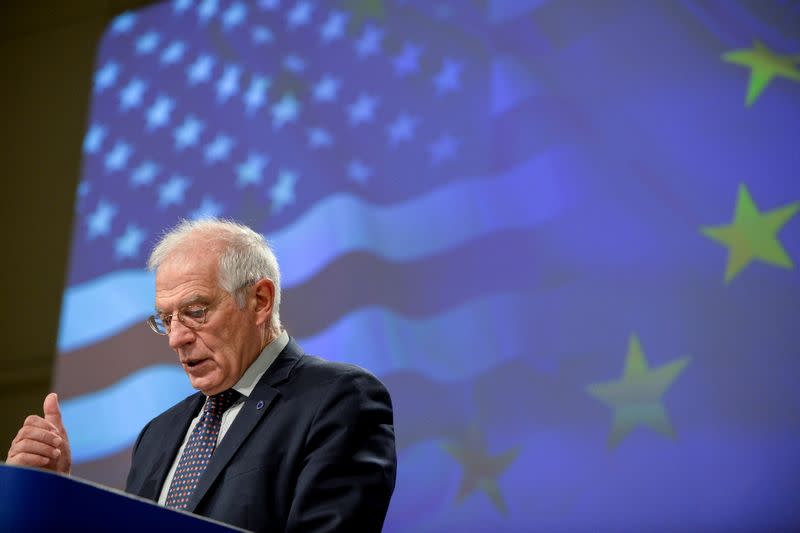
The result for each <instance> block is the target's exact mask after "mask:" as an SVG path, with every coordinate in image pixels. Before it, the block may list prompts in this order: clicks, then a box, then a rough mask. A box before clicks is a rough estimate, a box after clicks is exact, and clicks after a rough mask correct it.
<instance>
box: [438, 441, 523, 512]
mask: <svg viewBox="0 0 800 533" xmlns="http://www.w3.org/2000/svg"><path fill="white" fill-rule="evenodd" d="M442 446H443V447H444V449H445V451H447V453H449V454H450V455H452V456H453V457H454V458H455V459H456V460H457V461H458V462H459V463H460V464H461V466H462V467H463V469H464V476H463V477H462V479H461V485H460V486H459V488H458V494H457V495H456V501H457V502H460V501H462V500H463V499H464V498H466V497H467V496H468V495H469V494H470V493H472V492H473V491H475V490H482V491H483V492H484V493H486V495H487V496H488V497H489V499H490V500H491V501H492V503H493V504H494V506H495V507H496V508H497V510H498V511H500V512H501V513H502V514H504V515H505V514H508V508H507V507H506V504H505V500H504V499H503V494H502V493H501V492H500V486H499V485H498V484H497V478H498V477H499V476H500V474H502V473H503V472H505V470H506V469H507V468H508V467H509V466H510V465H511V463H513V462H514V460H515V459H516V458H517V456H518V455H519V452H520V449H519V448H514V449H511V450H508V451H506V452H504V453H501V454H500V455H495V456H490V455H489V453H488V452H487V450H486V440H485V437H484V436H483V435H482V434H481V433H480V430H479V429H478V428H477V427H476V426H473V427H472V428H471V429H470V435H469V438H468V439H467V440H466V441H465V442H455V441H454V442H447V443H444V444H443V445H442Z"/></svg>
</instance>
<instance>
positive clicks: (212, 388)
mask: <svg viewBox="0 0 800 533" xmlns="http://www.w3.org/2000/svg"><path fill="white" fill-rule="evenodd" d="M187 374H188V376H189V383H191V385H192V388H194V389H197V390H199V391H200V392H202V393H203V394H205V395H206V396H213V395H215V394H219V393H220V392H222V391H223V390H224V389H223V387H222V385H221V384H220V381H219V380H218V379H212V378H211V376H193V375H191V374H189V373H188V372H187Z"/></svg>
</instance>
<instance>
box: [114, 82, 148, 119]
mask: <svg viewBox="0 0 800 533" xmlns="http://www.w3.org/2000/svg"><path fill="white" fill-rule="evenodd" d="M146 90H147V84H146V83H145V82H143V81H142V80H140V79H138V78H134V79H132V80H131V81H130V82H129V83H128V85H126V86H125V87H124V88H123V89H122V91H121V92H120V93H119V108H120V109H121V110H122V111H127V110H128V109H131V108H132V107H139V106H140V105H141V103H142V95H144V92H145V91H146Z"/></svg>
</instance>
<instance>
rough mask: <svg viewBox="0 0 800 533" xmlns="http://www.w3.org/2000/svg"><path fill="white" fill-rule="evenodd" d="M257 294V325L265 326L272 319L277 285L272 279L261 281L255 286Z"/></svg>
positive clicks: (254, 291)
mask: <svg viewBox="0 0 800 533" xmlns="http://www.w3.org/2000/svg"><path fill="white" fill-rule="evenodd" d="M253 288H254V290H253V293H254V294H255V302H256V305H255V309H254V310H255V313H256V317H257V322H256V323H257V324H258V325H261V324H265V323H267V322H269V319H270V317H272V307H273V305H274V303H275V284H274V283H273V282H272V280H270V279H266V278H264V279H260V280H258V281H257V282H256V283H255V284H254V285H253Z"/></svg>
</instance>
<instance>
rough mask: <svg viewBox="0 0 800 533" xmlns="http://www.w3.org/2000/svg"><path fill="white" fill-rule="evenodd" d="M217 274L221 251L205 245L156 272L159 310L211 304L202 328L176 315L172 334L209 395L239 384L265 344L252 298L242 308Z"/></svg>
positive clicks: (173, 345) (188, 367) (196, 383)
mask: <svg viewBox="0 0 800 533" xmlns="http://www.w3.org/2000/svg"><path fill="white" fill-rule="evenodd" d="M198 248H200V246H198ZM201 249H202V248H201ZM218 273H219V267H218V255H217V252H216V251H211V250H207V249H206V250H203V251H202V252H199V253H194V252H191V253H180V252H178V253H176V254H173V255H172V256H170V257H168V258H167V260H166V261H164V262H163V263H162V264H161V265H160V266H159V267H158V270H157V271H156V311H157V312H159V313H172V312H174V311H177V310H180V309H183V308H184V307H186V306H187V305H203V306H211V307H210V309H209V310H208V313H207V320H206V323H205V324H203V326H202V327H201V328H200V329H198V330H192V329H189V328H187V327H186V326H184V325H183V324H182V323H181V322H180V321H179V320H178V318H177V314H176V315H175V318H174V319H173V320H172V324H171V330H170V333H169V345H170V348H172V349H173V350H175V353H177V354H178V357H179V359H180V362H181V365H183V369H184V371H185V372H186V375H188V376H189V381H191V383H192V387H194V388H195V389H199V390H201V391H203V392H204V393H205V394H207V395H209V396H211V395H214V394H218V393H220V392H222V391H224V390H226V389H229V388H230V387H232V386H233V385H234V384H236V382H237V381H239V378H240V377H241V376H242V374H243V373H244V371H245V370H246V369H247V367H248V366H250V364H251V363H252V362H253V361H254V360H255V359H256V357H258V353H259V350H260V348H261V346H260V343H261V336H260V333H259V325H258V320H257V317H256V313H254V312H253V310H252V306H251V305H249V304H250V303H251V302H250V301H248V302H247V304H246V305H245V307H244V309H239V308H238V306H237V305H236V301H235V300H234V298H233V296H231V295H230V294H228V293H227V292H225V291H224V290H223V289H222V288H221V287H220V286H219V285H218V279H219V277H218Z"/></svg>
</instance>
